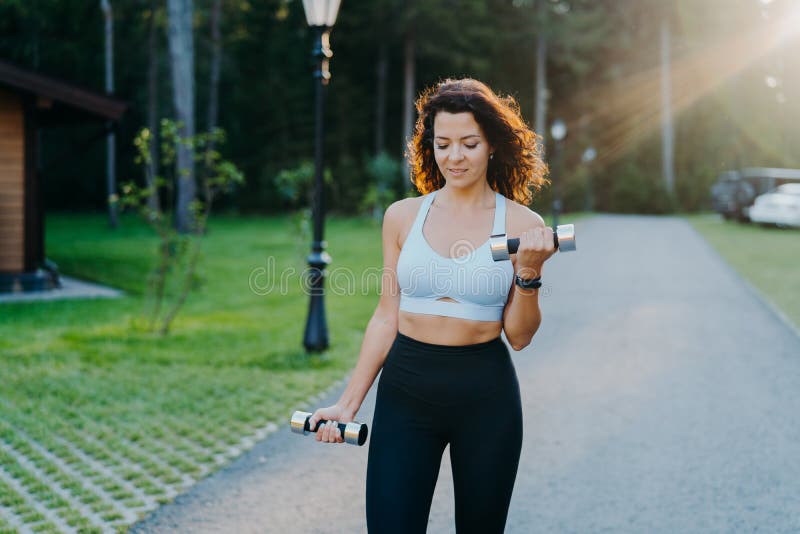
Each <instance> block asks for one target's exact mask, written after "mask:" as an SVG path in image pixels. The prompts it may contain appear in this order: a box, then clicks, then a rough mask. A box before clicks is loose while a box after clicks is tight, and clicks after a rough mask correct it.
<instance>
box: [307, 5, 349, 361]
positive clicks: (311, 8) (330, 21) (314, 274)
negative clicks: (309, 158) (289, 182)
mask: <svg viewBox="0 0 800 534" xmlns="http://www.w3.org/2000/svg"><path fill="white" fill-rule="evenodd" d="M340 2H341V0H303V9H304V10H305V13H306V20H307V21H308V25H309V26H310V27H311V28H312V29H313V30H314V33H315V39H314V50H313V52H312V55H313V57H314V60H315V61H316V64H317V65H316V68H315V70H314V79H315V86H316V87H315V90H314V98H315V101H316V103H315V106H316V110H315V148H314V200H313V206H312V210H313V217H314V240H313V242H312V243H311V253H310V254H309V255H308V257H307V258H306V259H307V261H308V267H309V277H308V286H307V287H308V288H309V289H310V291H311V301H310V303H309V308H308V319H307V321H306V330H305V334H304V336H303V345H304V346H305V348H306V351H309V352H311V351H315V352H320V351H323V350H325V349H327V348H328V325H327V322H326V320H325V301H324V300H323V296H324V286H325V267H326V266H327V265H328V264H330V262H331V256H330V254H328V253H327V252H325V246H326V244H327V243H326V242H325V241H324V240H323V234H324V232H323V231H324V225H325V213H324V209H325V204H324V202H323V179H322V178H323V160H322V144H323V122H322V118H323V112H324V109H325V87H326V86H327V85H328V81H329V80H330V78H331V73H330V71H329V70H328V61H329V60H330V58H331V56H333V52H331V48H330V39H329V37H330V32H331V29H332V28H333V25H334V23H335V22H336V15H337V14H338V13H339V4H340Z"/></svg>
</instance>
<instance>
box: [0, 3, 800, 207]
mask: <svg viewBox="0 0 800 534" xmlns="http://www.w3.org/2000/svg"><path fill="white" fill-rule="evenodd" d="M170 1H172V0H170ZM181 1H182V2H184V4H185V6H186V8H187V9H189V10H190V12H189V13H188V16H189V17H190V19H189V20H190V21H191V34H192V38H193V69H192V72H191V76H192V78H193V80H192V86H193V92H194V106H193V108H194V109H193V114H194V117H195V121H194V122H195V125H196V130H197V131H198V132H200V131H204V130H206V129H208V128H210V127H213V126H218V127H220V128H222V129H223V130H224V131H225V132H226V137H227V141H226V143H225V144H224V146H223V147H221V150H222V152H223V155H224V157H225V158H227V159H229V160H230V161H232V162H234V163H235V164H236V165H237V166H238V167H239V168H240V169H241V170H242V171H243V173H244V175H245V176H246V181H245V182H244V183H243V184H242V185H240V186H238V187H237V188H235V189H234V190H232V191H231V192H230V194H229V195H227V196H226V197H225V198H223V199H221V201H220V203H219V205H218V209H221V210H227V211H231V212H235V213H256V212H257V213H272V212H281V211H284V210H286V209H291V208H298V207H302V206H305V205H307V204H308V195H305V194H302V193H303V192H305V191H306V190H307V189H308V187H307V183H308V180H310V170H309V169H310V168H311V167H310V162H312V161H313V156H314V83H315V80H314V78H313V77H312V72H313V68H314V61H313V58H312V56H311V50H312V48H313V44H314V43H313V39H314V35H313V32H312V31H311V29H310V28H309V27H308V24H307V23H306V18H305V15H304V11H303V5H302V2H301V1H299V0H194V1H193V2H192V1H191V0H181ZM104 4H106V7H107V9H106V11H105V13H108V14H109V16H110V17H111V19H110V20H111V28H112V31H113V85H114V94H115V95H116V96H118V97H119V98H122V99H124V100H125V101H127V102H128V103H129V106H130V107H129V108H128V110H127V112H126V114H125V116H124V118H123V119H122V121H121V122H120V124H119V125H118V128H117V133H116V135H117V139H116V147H117V148H116V151H117V156H116V172H117V180H118V181H119V182H124V181H126V180H135V181H143V180H144V173H143V171H142V168H141V166H139V165H137V164H135V162H134V156H135V152H136V151H135V147H134V144H133V140H134V138H135V136H136V134H137V132H138V131H139V130H140V129H141V128H143V127H145V126H148V124H153V120H158V119H161V118H171V117H174V116H175V109H174V104H173V102H174V100H173V93H172V77H171V74H170V72H171V71H170V69H171V68H172V67H171V60H170V50H169V46H170V45H169V40H168V34H169V31H170V20H169V19H170V13H169V10H168V4H169V2H168V1H166V0H163V1H161V0H110V1H102V2H101V1H98V0H71V1H69V2H64V1H59V0H3V1H2V2H0V58H2V59H4V60H7V61H11V62H13V63H15V64H16V65H19V66H22V67H25V68H29V69H33V70H36V71H39V72H41V73H45V74H47V75H51V76H56V77H59V78H61V79H64V80H66V81H69V82H71V83H75V84H77V85H80V86H84V87H88V88H92V89H94V90H98V91H103V88H104V79H105V73H106V70H105V69H106V67H105V56H104V46H105V40H104V39H105V31H104V27H105V26H104V24H105V19H104ZM793 4H794V3H793V2H792V1H791V0H670V1H659V0H362V1H358V2H357V1H354V0H343V1H342V3H341V8H340V10H339V14H338V18H337V20H336V24H335V26H334V27H333V29H332V31H331V34H330V44H331V49H332V51H333V56H332V58H331V59H330V71H331V79H330V83H329V85H328V86H327V88H326V92H327V93H326V94H327V96H326V110H325V119H324V122H325V136H324V153H325V167H326V169H327V170H328V171H329V177H330V178H329V179H328V180H327V181H326V186H325V187H326V190H325V194H326V206H327V209H328V210H329V211H331V212H336V213H341V214H359V213H365V212H368V211H369V210H370V209H371V208H370V206H371V202H372V201H373V200H374V196H375V191H376V186H380V185H382V186H383V187H385V188H386V189H387V190H388V191H389V195H390V196H391V197H392V198H399V197H402V196H407V195H410V194H415V192H414V191H413V186H412V184H411V182H410V181H409V178H408V175H407V171H405V170H404V166H403V153H404V143H405V139H406V136H407V135H408V133H409V132H410V128H411V125H412V124H413V120H415V116H414V109H413V100H414V99H415V98H416V96H417V95H418V94H419V93H420V92H421V91H422V90H423V89H424V88H425V87H427V86H429V85H431V84H435V83H436V82H437V81H439V80H442V79H445V78H448V77H450V78H454V77H473V78H477V79H480V80H482V81H484V82H486V83H487V84H489V85H490V86H491V87H492V88H493V89H494V90H495V91H497V92H499V93H501V94H507V95H512V96H513V97H514V98H515V99H516V100H517V102H518V103H519V105H520V110H521V113H522V115H523V117H524V118H525V120H526V122H527V123H528V124H529V125H530V126H531V127H534V128H535V129H536V130H537V133H539V134H540V135H542V137H543V138H544V141H545V147H546V153H547V154H548V155H550V154H551V153H552V152H553V150H552V149H553V141H552V139H551V136H550V134H549V132H548V129H549V125H550V124H551V123H552V121H553V120H555V119H556V118H559V119H561V120H563V121H564V122H565V124H566V125H567V127H568V134H567V137H566V139H565V140H564V141H563V157H562V158H559V161H558V162H557V165H556V164H555V163H556V162H553V161H549V163H550V168H551V178H555V179H557V180H559V184H560V187H561V191H562V193H563V211H566V212H569V211H579V210H584V209H591V210H595V211H614V212H637V213H668V212H673V211H676V210H682V211H698V210H705V209H708V208H709V193H710V191H709V190H710V186H711V184H712V183H713V182H714V180H715V179H716V177H717V175H718V174H719V173H720V172H723V171H725V170H729V169H736V168H740V167H747V166H765V167H798V166H800V152H798V150H797V146H796V143H795V142H794V140H795V139H797V138H798V134H800V120H798V119H799V118H800V96H798V95H800V90H798V89H800V72H799V69H798V62H797V52H799V51H800V46H799V45H798V38H797V33H796V32H792V31H786V21H787V20H789V19H790V17H792V16H793V13H792V12H791V11H792V9H794V6H793ZM665 66H666V68H665ZM665 75H667V76H668V77H667V78H666V79H665V78H664V76H665ZM665 80H666V82H667V83H668V87H669V93H668V94H667V101H666V102H665V100H664V98H665V94H664V83H665ZM537 95H538V96H537ZM665 104H668V106H667V107H666V108H665ZM665 109H668V112H669V114H670V116H669V122H670V123H671V132H670V135H671V136H672V138H673V139H674V143H673V145H674V146H673V147H672V149H671V151H672V155H671V156H670V160H671V167H672V170H671V171H670V173H669V174H672V177H671V178H669V179H667V177H666V176H665V174H667V171H666V170H665V164H664V157H665V156H664V154H665V153H664V148H663V147H664V142H663V141H664V135H665V133H664V132H665V130H664V118H665V116H664V113H665V111H664V110H665ZM99 128H100V126H98V125H84V126H80V127H75V126H70V127H69V128H49V129H46V130H43V131H42V132H41V133H40V136H41V137H40V141H41V154H40V157H39V162H38V166H39V172H40V176H41V177H42V183H43V190H44V202H45V205H46V207H47V209H53V210H62V211H102V210H104V209H106V199H107V191H106V189H105V178H104V172H105V161H106V146H105V144H104V143H103V142H102V137H98V129H99ZM590 147H591V148H593V149H594V153H595V154H596V157H595V158H594V159H593V160H592V161H588V158H586V154H587V149H588V148H590ZM298 191H299V193H298ZM551 195H552V187H551V188H547V189H545V190H543V191H542V192H541V193H540V194H539V195H538V196H537V197H536V198H535V199H534V201H533V204H532V206H531V207H532V208H537V207H538V208H539V209H542V210H548V209H549V205H550V202H551ZM371 199H372V200H371Z"/></svg>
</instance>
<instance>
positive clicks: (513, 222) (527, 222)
mask: <svg viewBox="0 0 800 534" xmlns="http://www.w3.org/2000/svg"><path fill="white" fill-rule="evenodd" d="M506 206H507V212H508V215H507V216H506V224H507V226H508V227H507V228H506V234H507V235H511V236H518V235H519V234H521V233H522V232H524V231H527V230H530V229H531V228H535V227H537V226H546V224H545V222H544V219H543V218H542V216H541V215H539V214H538V213H536V212H535V211H533V210H532V209H530V208H529V207H528V206H526V205H524V204H520V203H519V202H517V201H515V200H513V199H510V198H506Z"/></svg>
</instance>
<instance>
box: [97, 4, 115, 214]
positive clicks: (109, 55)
mask: <svg viewBox="0 0 800 534" xmlns="http://www.w3.org/2000/svg"><path fill="white" fill-rule="evenodd" d="M100 9H102V10H103V21H104V32H103V33H104V35H105V74H106V76H105V78H106V93H108V94H113V93H114V16H113V13H112V11H111V4H109V3H108V0H100ZM112 126H113V125H112V124H111V123H110V122H109V123H108V124H107V125H106V128H107V129H108V134H107V135H106V191H107V193H108V198H112V197H113V195H114V194H115V193H116V191H117V175H116V152H117V150H116V146H115V145H116V139H115V137H114V131H113V130H112ZM108 222H109V224H110V225H111V228H116V227H117V224H118V222H117V204H116V203H115V202H109V203H108Z"/></svg>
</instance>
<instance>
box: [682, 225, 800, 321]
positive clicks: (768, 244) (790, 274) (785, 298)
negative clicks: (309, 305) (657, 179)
mask: <svg viewBox="0 0 800 534" xmlns="http://www.w3.org/2000/svg"><path fill="white" fill-rule="evenodd" d="M684 217H685V218H686V220H687V221H689V223H690V224H691V225H692V227H693V228H695V230H697V231H698V232H699V233H700V235H702V236H703V237H704V238H705V239H706V241H708V242H709V243H710V244H711V245H712V246H713V247H714V248H715V249H716V250H717V251H718V252H719V254H720V255H721V256H722V257H723V258H725V260H726V261H727V262H728V263H729V264H730V265H731V266H732V267H733V268H734V269H736V271H737V272H739V274H741V275H742V276H743V277H744V278H745V279H747V280H748V281H749V282H750V283H751V284H752V285H753V286H754V287H755V288H756V289H758V290H759V292H760V293H761V294H762V295H763V297H764V298H766V299H767V300H768V301H770V302H771V303H772V304H773V305H774V306H775V307H777V308H778V309H780V310H781V311H782V312H783V314H784V315H785V316H786V317H787V318H788V319H789V321H790V322H792V323H793V324H794V325H795V327H797V328H798V329H800V298H798V296H800V229H796V228H795V229H789V228H776V227H763V226H759V225H755V224H743V223H739V222H735V221H726V220H724V219H723V218H722V217H721V216H719V215H717V214H716V213H701V214H692V215H684Z"/></svg>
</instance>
